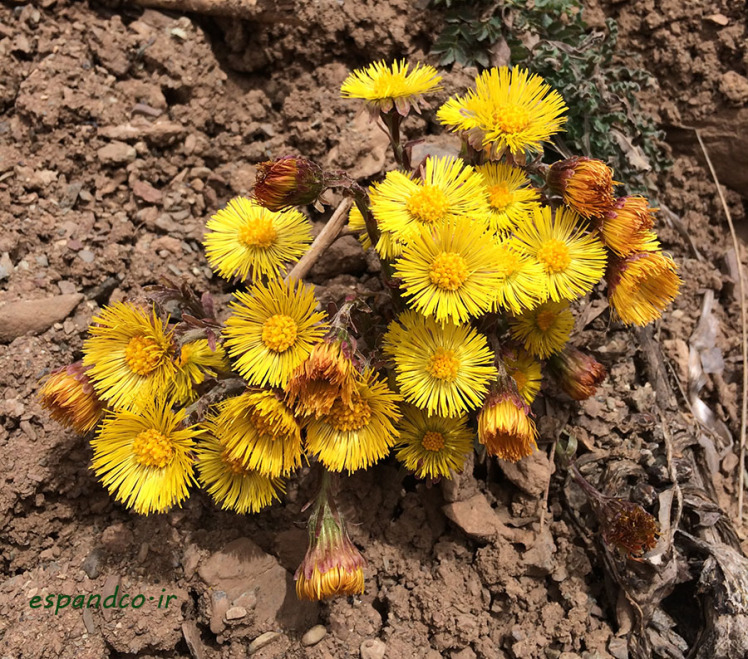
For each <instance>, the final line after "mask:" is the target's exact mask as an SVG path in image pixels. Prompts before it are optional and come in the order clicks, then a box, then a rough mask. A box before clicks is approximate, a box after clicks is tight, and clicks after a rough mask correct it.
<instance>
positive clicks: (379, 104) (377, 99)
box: [340, 60, 442, 119]
mask: <svg viewBox="0 0 748 659" xmlns="http://www.w3.org/2000/svg"><path fill="white" fill-rule="evenodd" d="M441 79H442V77H441V76H440V75H439V74H438V73H437V71H436V69H435V68H434V67H433V66H429V65H428V64H416V65H415V66H414V67H413V68H412V69H411V68H410V64H409V63H408V62H406V61H405V60H401V61H399V62H398V61H397V60H396V61H394V62H393V63H392V64H389V65H388V64H386V63H385V62H383V61H380V62H374V63H373V64H370V65H369V66H367V67H366V68H363V69H355V70H354V71H353V72H352V73H350V74H349V75H348V77H347V78H346V79H345V80H344V81H343V84H342V85H341V87H340V93H341V95H342V96H343V98H360V99H363V100H364V102H365V106H366V109H367V110H368V112H369V114H370V115H371V117H372V119H376V118H377V117H378V116H379V113H380V112H391V111H392V110H395V111H396V112H397V113H398V114H400V115H402V116H404V117H405V116H407V115H408V113H409V112H410V110H411V109H413V110H415V111H416V112H420V107H421V104H422V99H421V97H422V96H423V95H424V94H426V93H428V92H432V91H436V90H438V89H440V86H439V82H440V81H441Z"/></svg>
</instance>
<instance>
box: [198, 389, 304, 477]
mask: <svg viewBox="0 0 748 659" xmlns="http://www.w3.org/2000/svg"><path fill="white" fill-rule="evenodd" d="M205 430H206V431H207V433H208V435H209V436H213V437H215V438H216V439H217V440H218V441H219V442H220V443H221V446H223V447H224V451H225V453H226V457H227V459H230V460H233V461H235V462H236V463H237V464H240V465H242V466H244V467H246V468H247V469H248V470H250V471H252V472H257V473H258V474H260V475H261V476H267V477H270V478H276V477H278V476H287V475H288V474H289V473H290V472H291V471H293V470H294V469H297V468H298V467H299V466H301V455H302V449H301V428H300V427H299V424H298V422H297V421H296V419H295V418H294V415H293V413H292V412H291V410H289V409H288V408H287V407H286V406H285V404H284V403H283V402H282V401H281V400H279V398H278V396H277V395H276V394H275V393H274V392H273V391H269V390H253V389H251V390H249V391H247V392H245V393H243V394H241V395H240V396H234V397H232V398H227V399H226V400H224V401H223V402H221V403H220V404H219V405H218V408H217V412H216V414H214V415H213V416H211V417H209V418H208V419H207V420H206V422H205Z"/></svg>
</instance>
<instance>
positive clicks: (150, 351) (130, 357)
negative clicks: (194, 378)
mask: <svg viewBox="0 0 748 659" xmlns="http://www.w3.org/2000/svg"><path fill="white" fill-rule="evenodd" d="M93 323H94V324H92V325H91V327H90V328H89V333H90V335H91V336H90V338H89V339H87V340H86V342H85V343H84V344H83V364H84V366H88V367H89V368H88V371H87V372H86V374H87V375H88V377H89V378H90V379H91V381H92V382H93V386H94V389H96V392H97V393H98V395H99V397H100V398H102V399H103V400H105V401H107V402H108V403H110V404H111V405H112V406H113V407H115V408H127V409H138V408H140V407H141V406H142V405H144V404H145V403H146V402H147V401H149V400H151V399H153V398H154V397H156V396H158V395H162V394H166V392H167V391H168V389H169V387H170V386H171V382H172V379H173V377H174V371H175V366H174V363H173V362H172V358H173V357H174V341H173V336H172V335H173V332H172V331H171V330H169V331H167V330H166V328H165V327H164V323H163V322H162V321H161V319H160V318H158V317H157V316H156V313H155V311H153V310H151V311H145V310H144V309H141V308H139V307H136V306H135V305H133V304H129V303H126V302H118V303H116V304H114V305H112V306H111V307H105V308H104V309H103V310H102V312H101V314H100V315H99V316H96V317H94V319H93Z"/></svg>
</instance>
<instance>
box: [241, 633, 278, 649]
mask: <svg viewBox="0 0 748 659" xmlns="http://www.w3.org/2000/svg"><path fill="white" fill-rule="evenodd" d="M281 636H283V634H280V633H278V632H265V633H264V634H260V635H259V636H258V637H257V638H256V639H255V640H254V641H252V642H251V643H250V644H249V654H253V653H254V652H257V651H258V650H262V648H264V647H265V646H266V645H270V644H271V643H272V642H273V641H275V640H277V639H279V638H280V637H281Z"/></svg>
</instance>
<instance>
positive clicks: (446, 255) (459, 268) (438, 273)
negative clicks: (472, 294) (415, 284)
mask: <svg viewBox="0 0 748 659" xmlns="http://www.w3.org/2000/svg"><path fill="white" fill-rule="evenodd" d="M468 274H469V273H468V267H467V263H465V259H464V258H462V256H460V255H459V254H455V253H454V252H442V253H441V254H439V256H437V257H436V258H435V259H434V262H433V263H432V264H431V268H429V279H431V283H432V284H436V285H437V286H438V287H439V288H441V289H443V290H445V291H456V290H457V289H458V288H459V287H460V286H462V285H463V284H464V283H465V280H466V279H467V278H468Z"/></svg>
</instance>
